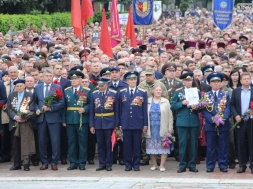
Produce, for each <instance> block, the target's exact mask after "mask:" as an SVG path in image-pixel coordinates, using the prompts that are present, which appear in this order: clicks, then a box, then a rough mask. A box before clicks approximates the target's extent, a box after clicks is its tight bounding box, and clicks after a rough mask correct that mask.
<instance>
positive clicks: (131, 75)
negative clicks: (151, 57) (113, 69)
mask: <svg viewBox="0 0 253 189" xmlns="http://www.w3.org/2000/svg"><path fill="white" fill-rule="evenodd" d="M138 75H139V73H138V72H137V71H133V72H127V73H126V74H125V75H124V79H133V78H137V77H138Z"/></svg>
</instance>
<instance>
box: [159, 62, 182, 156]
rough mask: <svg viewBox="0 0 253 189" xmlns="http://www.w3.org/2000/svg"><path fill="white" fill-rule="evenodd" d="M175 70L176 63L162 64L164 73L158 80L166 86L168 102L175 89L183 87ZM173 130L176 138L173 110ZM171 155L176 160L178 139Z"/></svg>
mask: <svg viewBox="0 0 253 189" xmlns="http://www.w3.org/2000/svg"><path fill="white" fill-rule="evenodd" d="M175 71H176V64H174V63H166V64H164V65H163V67H162V74H163V75H164V77H163V78H162V79H160V80H159V81H161V82H162V83H163V84H164V85H165V87H166V88H167V91H168V96H169V101H170V103H171V100H172V97H173V94H174V92H175V90H176V89H178V88H180V87H183V84H182V82H181V81H179V80H177V79H176V78H175ZM173 130H174V136H175V137H176V138H178V134H177V129H176V113H175V112H173ZM173 156H174V157H175V158H176V160H178V140H176V141H175V143H174V151H173Z"/></svg>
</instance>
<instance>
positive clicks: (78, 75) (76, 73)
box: [69, 70, 84, 79]
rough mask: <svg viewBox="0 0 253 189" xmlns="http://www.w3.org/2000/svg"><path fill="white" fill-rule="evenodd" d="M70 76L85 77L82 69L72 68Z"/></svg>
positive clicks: (74, 77)
mask: <svg viewBox="0 0 253 189" xmlns="http://www.w3.org/2000/svg"><path fill="white" fill-rule="evenodd" d="M69 78H71V79H76V78H82V79H83V78H84V74H83V73H82V72H80V71H76V70H72V71H70V72H69Z"/></svg>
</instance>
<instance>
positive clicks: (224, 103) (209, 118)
mask: <svg viewBox="0 0 253 189" xmlns="http://www.w3.org/2000/svg"><path fill="white" fill-rule="evenodd" d="M207 81H208V82H209V83H210V86H211V87H212V91H210V92H207V93H206V94H205V96H206V101H207V102H208V104H207V105H206V108H204V109H203V110H202V115H203V116H204V118H206V124H205V131H206V147H207V154H206V172H208V173H211V172H213V171H214V168H215V164H216V160H217V158H218V165H219V169H220V171H221V172H227V167H228V165H227V162H228V144H229V117H230V97H229V94H228V92H225V91H223V90H220V88H221V82H222V81H223V74H222V73H218V72H214V73H211V74H210V75H208V77H207ZM217 148H218V149H217ZM217 153H218V154H217Z"/></svg>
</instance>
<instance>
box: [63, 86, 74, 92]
mask: <svg viewBox="0 0 253 189" xmlns="http://www.w3.org/2000/svg"><path fill="white" fill-rule="evenodd" d="M71 87H72V86H70V87H67V88H66V89H64V91H66V90H68V89H70V88H71Z"/></svg>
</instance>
